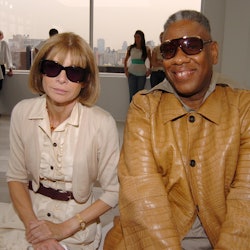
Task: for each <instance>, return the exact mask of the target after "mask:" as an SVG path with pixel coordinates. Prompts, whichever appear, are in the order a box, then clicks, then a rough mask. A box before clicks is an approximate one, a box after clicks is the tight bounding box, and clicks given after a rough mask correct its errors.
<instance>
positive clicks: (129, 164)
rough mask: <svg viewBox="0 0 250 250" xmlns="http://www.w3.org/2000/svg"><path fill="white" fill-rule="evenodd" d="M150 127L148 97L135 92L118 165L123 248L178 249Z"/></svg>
mask: <svg viewBox="0 0 250 250" xmlns="http://www.w3.org/2000/svg"><path fill="white" fill-rule="evenodd" d="M150 131H151V111H150V101H149V99H148V97H147V95H140V94H139V95H136V96H134V99H133V102H132V103H131V105H130V108H129V111H128V115H127V122H126V126H125V132H124V144H123V148H122V152H121V157H120V162H119V168H118V174H119V180H120V198H119V208H120V220H121V226H122V231H123V236H124V240H125V244H126V249H128V250H130V249H131V250H132V249H133V250H134V249H181V247H180V236H179V235H178V232H177V230H176V226H175V223H174V221H173V218H172V212H171V208H170V204H169V201H168V196H167V193H166V190H165V186H164V184H163V181H162V176H161V174H160V173H159V172H160V171H159V172H158V169H157V165H156V162H155V160H154V155H153V151H152V141H151V140H152V138H151V132H150Z"/></svg>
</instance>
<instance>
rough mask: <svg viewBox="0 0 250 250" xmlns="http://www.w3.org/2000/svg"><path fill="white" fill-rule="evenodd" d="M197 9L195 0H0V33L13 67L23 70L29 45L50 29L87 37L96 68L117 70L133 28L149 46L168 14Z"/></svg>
mask: <svg viewBox="0 0 250 250" xmlns="http://www.w3.org/2000/svg"><path fill="white" fill-rule="evenodd" d="M90 1H93V2H92V3H93V6H94V8H93V16H92V14H91V13H90V9H91V8H90ZM200 8H201V0H192V1H187V0H174V1H173V0H136V1H135V0H42V1H37V0H0V23H1V27H0V29H2V31H3V32H4V36H5V39H6V40H7V41H8V42H9V45H10V47H11V50H12V56H13V62H14V65H15V67H16V69H29V67H30V64H31V63H32V53H33V49H34V47H35V46H36V45H37V44H38V43H39V42H40V41H41V40H45V39H47V38H48V36H49V34H48V32H49V29H50V28H56V29H58V30H59V32H65V31H73V32H76V33H78V34H79V35H81V36H82V37H83V38H84V39H85V40H86V41H89V40H90V34H93V49H94V52H95V55H96V59H97V62H98V65H99V66H105V67H109V66H111V67H114V66H115V67H118V68H119V66H120V67H122V65H123V60H124V56H125V53H126V48H127V46H128V45H130V44H132V43H133V42H134V39H133V36H134V32H135V31H136V30H137V29H140V30H142V31H143V32H144V33H145V38H146V41H147V44H148V45H149V46H151V47H153V46H155V45H157V44H158V43H159V34H160V32H161V31H162V29H163V25H164V23H165V21H166V19H167V18H168V16H169V15H170V14H171V13H173V12H174V11H177V10H180V9H196V10H200ZM90 17H93V26H91V25H90ZM90 27H93V30H92V31H90Z"/></svg>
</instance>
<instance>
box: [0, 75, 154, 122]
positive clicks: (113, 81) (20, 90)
mask: <svg viewBox="0 0 250 250" xmlns="http://www.w3.org/2000/svg"><path fill="white" fill-rule="evenodd" d="M100 81H101V95H100V98H99V100H98V102H97V105H99V106H101V107H102V108H104V109H106V110H107V111H109V112H110V113H111V114H112V115H113V117H114V118H115V119H116V120H117V121H125V119H126V114H127V110H128V106H129V91H128V82H127V78H126V77H125V75H124V74H109V73H100ZM27 83H28V71H26V72H22V73H17V72H15V74H14V75H13V76H12V77H6V78H5V80H4V85H3V89H2V91H0V114H7V115H9V114H10V113H11V110H12V108H13V107H14V105H15V104H16V103H17V102H19V101H20V100H22V99H24V98H31V97H34V96H35V95H34V94H32V93H31V92H30V90H29V88H28V84H27ZM145 88H147V89H149V88H150V83H149V79H147V82H146V86H145Z"/></svg>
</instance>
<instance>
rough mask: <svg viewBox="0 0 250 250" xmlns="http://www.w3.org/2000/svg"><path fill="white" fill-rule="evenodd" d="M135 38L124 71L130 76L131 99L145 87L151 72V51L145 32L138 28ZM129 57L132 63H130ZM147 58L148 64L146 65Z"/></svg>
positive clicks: (129, 48)
mask: <svg viewBox="0 0 250 250" xmlns="http://www.w3.org/2000/svg"><path fill="white" fill-rule="evenodd" d="M134 39H135V41H134V43H133V44H132V45H130V46H129V47H128V49H127V54H126V57H125V60H124V72H125V74H126V76H127V78H128V85H129V96H130V101H131V100H132V97H133V95H134V94H135V93H137V92H138V91H139V90H142V89H144V86H145V83H146V78H147V77H148V76H149V75H150V72H151V71H150V68H151V51H150V48H149V47H147V46H146V43H145V36H144V33H143V32H142V31H141V30H137V31H136V32H135V35H134ZM129 59H130V63H129V65H128V60H129ZM147 59H148V65H146V60H147Z"/></svg>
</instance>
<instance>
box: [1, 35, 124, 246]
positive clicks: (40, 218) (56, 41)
mask: <svg viewBox="0 0 250 250" xmlns="http://www.w3.org/2000/svg"><path fill="white" fill-rule="evenodd" d="M73 65H74V66H73ZM29 84H30V87H31V89H32V90H33V91H34V92H35V93H38V94H43V95H42V96H40V97H36V98H32V99H27V100H23V101H21V102H20V103H18V104H17V105H16V106H15V108H14V109H13V111H12V116H11V125H10V159H9V169H8V171H7V181H8V185H9V191H10V195H11V199H12V203H13V206H12V204H5V205H3V204H1V208H0V209H1V214H0V249H2V247H3V248H4V249H13V250H14V249H20V250H26V249H27V247H28V246H32V247H33V248H34V249H35V250H40V249H49V250H61V249H63V248H62V245H64V246H66V247H67V248H69V249H70V250H74V249H77V250H78V249H97V248H98V246H99V242H100V240H101V224H100V221H99V216H101V215H102V214H103V213H105V212H106V211H108V210H109V209H110V208H111V207H114V206H116V204H117V201H118V188H119V186H118V180H117V171H116V167H117V163H118V159H119V143H118V131H117V128H116V123H115V121H114V119H113V117H112V116H111V115H110V114H109V113H108V112H106V111H104V110H103V109H101V108H99V107H97V106H94V104H95V102H96V100H97V98H98V96H99V89H100V83H99V76H98V68H97V65H96V63H95V59H94V55H93V52H92V49H91V48H90V47H89V45H88V44H87V43H86V42H85V41H84V40H83V39H82V38H81V37H80V36H78V35H76V34H73V33H61V34H58V35H57V36H53V37H51V39H49V40H48V41H47V42H46V43H45V44H44V46H43V47H42V48H41V50H40V51H39V52H38V54H37V56H36V58H35V61H34V63H33V65H32V68H31V71H30V78H29ZM96 181H98V182H99V184H100V187H101V188H102V191H103V193H102V194H101V196H100V198H99V199H96V198H95V197H94V194H93V186H94V184H95V183H96ZM17 239H18V240H17ZM61 244H62V245H61Z"/></svg>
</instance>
